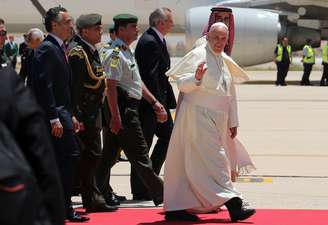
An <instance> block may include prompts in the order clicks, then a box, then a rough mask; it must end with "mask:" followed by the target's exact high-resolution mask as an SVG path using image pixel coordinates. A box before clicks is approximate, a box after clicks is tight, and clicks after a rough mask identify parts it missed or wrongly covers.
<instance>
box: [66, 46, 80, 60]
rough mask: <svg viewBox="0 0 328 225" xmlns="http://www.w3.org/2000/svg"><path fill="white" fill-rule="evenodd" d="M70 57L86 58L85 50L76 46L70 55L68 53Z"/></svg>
mask: <svg viewBox="0 0 328 225" xmlns="http://www.w3.org/2000/svg"><path fill="white" fill-rule="evenodd" d="M68 56H69V57H73V56H78V57H79V58H80V59H83V58H84V54H83V48H82V46H80V45H77V46H75V47H74V48H72V49H71V50H70V51H69V53H68Z"/></svg>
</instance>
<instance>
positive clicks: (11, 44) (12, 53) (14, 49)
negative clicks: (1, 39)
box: [5, 34, 18, 69]
mask: <svg viewBox="0 0 328 225" xmlns="http://www.w3.org/2000/svg"><path fill="white" fill-rule="evenodd" d="M8 39H9V41H8V42H7V44H5V54H6V56H7V57H8V59H9V60H10V62H11V66H12V67H13V68H14V69H16V64H17V55H18V45H17V43H16V42H15V41H14V40H15V37H14V35H13V34H10V35H9V36H8Z"/></svg>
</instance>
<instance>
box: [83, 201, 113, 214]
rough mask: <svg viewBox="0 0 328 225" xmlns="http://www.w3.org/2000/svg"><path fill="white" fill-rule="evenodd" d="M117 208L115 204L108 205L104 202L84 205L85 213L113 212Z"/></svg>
mask: <svg viewBox="0 0 328 225" xmlns="http://www.w3.org/2000/svg"><path fill="white" fill-rule="evenodd" d="M116 210H118V207H117V206H114V205H108V204H105V203H92V204H90V205H88V206H87V207H86V212H87V213H93V212H113V211H116Z"/></svg>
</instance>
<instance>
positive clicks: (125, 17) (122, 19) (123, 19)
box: [113, 13, 138, 25]
mask: <svg viewBox="0 0 328 225" xmlns="http://www.w3.org/2000/svg"><path fill="white" fill-rule="evenodd" d="M113 20H114V23H115V25H118V24H122V23H137V22H138V17H136V16H135V15H132V14H127V13H125V14H118V15H116V16H114V18H113Z"/></svg>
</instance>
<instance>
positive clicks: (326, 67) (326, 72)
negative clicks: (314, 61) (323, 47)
mask: <svg viewBox="0 0 328 225" xmlns="http://www.w3.org/2000/svg"><path fill="white" fill-rule="evenodd" d="M322 65H323V72H322V77H321V81H320V85H321V86H327V85H328V63H322Z"/></svg>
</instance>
